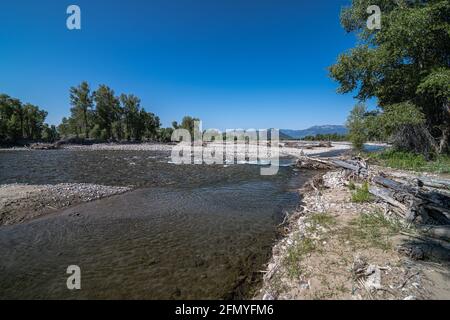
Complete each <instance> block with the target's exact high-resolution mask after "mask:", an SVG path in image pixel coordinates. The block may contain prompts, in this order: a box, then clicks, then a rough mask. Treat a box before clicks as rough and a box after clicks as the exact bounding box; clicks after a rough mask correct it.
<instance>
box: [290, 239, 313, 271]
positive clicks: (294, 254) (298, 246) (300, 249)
mask: <svg viewBox="0 0 450 320" xmlns="http://www.w3.org/2000/svg"><path fill="white" fill-rule="evenodd" d="M314 250H316V243H315V242H314V240H313V239H311V238H308V237H305V238H302V239H298V240H297V241H295V243H294V244H293V245H292V246H290V247H289V249H288V251H287V255H286V257H285V259H284V264H285V266H286V269H287V271H288V274H289V276H290V277H291V278H293V279H294V278H298V277H300V275H301V274H302V269H301V266H300V262H301V261H302V259H303V258H304V257H305V256H306V255H307V254H309V253H311V252H313V251H314Z"/></svg>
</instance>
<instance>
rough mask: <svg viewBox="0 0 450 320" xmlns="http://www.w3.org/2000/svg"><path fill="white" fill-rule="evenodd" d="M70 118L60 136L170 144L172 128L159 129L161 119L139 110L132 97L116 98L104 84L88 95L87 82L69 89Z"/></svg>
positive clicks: (135, 99)
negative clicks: (150, 141)
mask: <svg viewBox="0 0 450 320" xmlns="http://www.w3.org/2000/svg"><path fill="white" fill-rule="evenodd" d="M70 104H71V106H72V108H71V109H70V111H71V116H70V117H69V118H63V119H62V123H61V124H60V126H59V127H58V130H59V132H60V134H61V136H62V137H64V138H70V137H77V138H81V139H94V140H101V141H124V140H126V141H149V140H152V141H164V142H168V141H170V138H171V135H172V128H161V123H160V119H159V117H158V116H156V115H155V114H153V113H151V112H147V111H145V109H144V108H143V107H141V100H140V99H139V98H138V97H136V96H135V95H132V94H128V95H127V94H121V95H120V96H116V95H115V93H114V91H113V90H112V89H111V88H109V87H108V86H106V85H100V86H99V87H98V89H97V90H96V91H93V92H91V89H90V86H89V84H88V83H87V82H82V83H81V84H80V85H79V86H77V87H72V88H70Z"/></svg>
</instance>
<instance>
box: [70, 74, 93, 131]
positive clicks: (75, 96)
mask: <svg viewBox="0 0 450 320" xmlns="http://www.w3.org/2000/svg"><path fill="white" fill-rule="evenodd" d="M70 104H71V106H72V108H71V109H70V111H71V114H72V116H71V117H72V118H73V120H74V121H75V123H76V130H77V134H78V132H80V133H81V132H83V133H84V136H85V138H89V130H90V129H91V128H90V126H89V120H88V119H89V115H90V114H91V113H92V106H93V97H92V94H91V90H90V88H89V84H88V83H87V82H86V81H83V82H82V83H81V84H80V85H79V86H77V87H71V88H70Z"/></svg>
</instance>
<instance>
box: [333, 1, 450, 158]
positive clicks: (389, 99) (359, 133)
mask: <svg viewBox="0 0 450 320" xmlns="http://www.w3.org/2000/svg"><path fill="white" fill-rule="evenodd" d="M370 5H378V6H379V7H380V9H381V29H379V30H376V29H375V30H369V29H368V28H367V27H366V23H367V19H368V17H369V14H367V12H366V10H367V8H368V7H369V6H370ZM341 23H342V25H343V27H344V28H345V30H346V31H347V32H356V33H357V34H358V38H359V39H360V41H359V44H358V46H357V47H356V48H354V49H352V50H350V51H349V52H346V53H344V54H342V55H340V56H339V58H338V61H337V63H336V64H335V65H333V66H331V67H330V68H329V71H330V76H331V77H332V78H333V79H335V80H336V81H337V82H338V83H339V85H340V86H339V89H338V92H340V93H350V92H356V98H358V99H359V100H360V101H361V102H363V101H365V100H367V99H370V98H376V99H377V101H378V110H376V111H373V112H369V111H367V109H366V108H365V106H364V105H363V104H358V105H357V106H356V107H355V108H354V109H353V111H352V113H351V114H350V116H349V119H348V123H347V125H348V127H349V129H350V138H351V139H352V141H353V142H354V144H355V146H356V147H360V146H361V145H362V142H364V141H365V140H367V139H368V138H370V139H380V138H381V139H383V140H388V141H390V142H392V143H394V145H395V146H396V147H397V148H400V149H405V150H408V151H414V152H416V153H422V154H424V155H425V156H426V157H431V156H433V155H436V154H443V153H448V152H449V151H450V148H449V140H450V105H449V101H450V32H449V30H450V1H448V0H423V1H412V0H411V1H409V0H398V1H392V0H352V4H351V6H349V7H347V8H345V9H344V10H343V11H342V13H341Z"/></svg>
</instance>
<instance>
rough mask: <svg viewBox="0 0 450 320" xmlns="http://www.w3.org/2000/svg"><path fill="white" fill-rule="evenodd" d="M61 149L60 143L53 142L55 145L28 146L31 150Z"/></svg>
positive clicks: (35, 144) (39, 144)
mask: <svg viewBox="0 0 450 320" xmlns="http://www.w3.org/2000/svg"><path fill="white" fill-rule="evenodd" d="M60 147H61V143H60V142H59V141H58V142H55V143H33V144H31V145H30V147H29V148H30V149H31V150H56V149H59V148H60Z"/></svg>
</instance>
